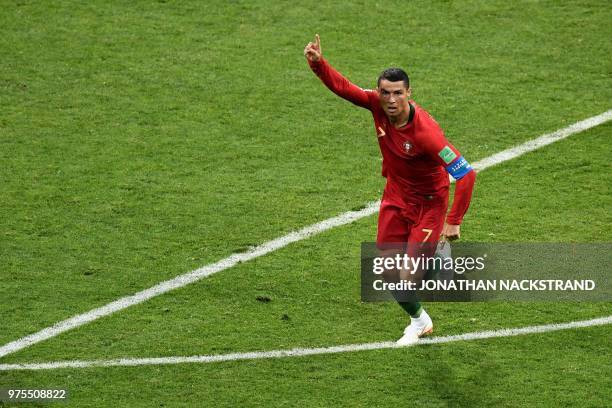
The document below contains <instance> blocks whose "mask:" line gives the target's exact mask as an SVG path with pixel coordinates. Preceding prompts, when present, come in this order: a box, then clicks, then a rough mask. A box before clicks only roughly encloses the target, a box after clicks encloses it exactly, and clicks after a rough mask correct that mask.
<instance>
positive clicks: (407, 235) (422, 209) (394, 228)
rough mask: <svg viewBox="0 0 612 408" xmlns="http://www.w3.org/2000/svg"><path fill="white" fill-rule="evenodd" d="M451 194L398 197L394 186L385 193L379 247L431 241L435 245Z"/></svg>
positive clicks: (378, 237)
mask: <svg viewBox="0 0 612 408" xmlns="http://www.w3.org/2000/svg"><path fill="white" fill-rule="evenodd" d="M447 208H448V193H446V194H442V195H433V196H425V195H420V196H419V195H416V194H415V195H412V196H411V197H402V198H401V199H399V198H398V196H397V194H396V193H395V191H394V189H393V187H392V186H389V185H387V187H385V193H384V194H383V198H382V201H381V204H380V212H379V214H378V236H377V237H376V244H377V245H378V246H379V247H381V246H382V245H383V244H390V243H421V242H428V243H432V244H433V245H434V246H435V244H436V243H437V242H438V240H439V239H440V235H441V234H442V228H443V227H444V220H445V219H446V210H447Z"/></svg>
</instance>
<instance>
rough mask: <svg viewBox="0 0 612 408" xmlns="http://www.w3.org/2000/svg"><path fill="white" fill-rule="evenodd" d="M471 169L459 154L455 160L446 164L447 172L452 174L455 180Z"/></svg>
mask: <svg viewBox="0 0 612 408" xmlns="http://www.w3.org/2000/svg"><path fill="white" fill-rule="evenodd" d="M471 170H472V166H471V165H470V163H468V162H467V160H465V159H464V158H463V156H459V158H458V159H457V160H455V161H454V162H453V163H451V164H449V165H448V166H446V171H447V172H448V174H450V175H451V176H453V178H454V179H455V180H459V179H461V178H462V177H463V176H465V175H466V174H468V173H469V172H470V171H471Z"/></svg>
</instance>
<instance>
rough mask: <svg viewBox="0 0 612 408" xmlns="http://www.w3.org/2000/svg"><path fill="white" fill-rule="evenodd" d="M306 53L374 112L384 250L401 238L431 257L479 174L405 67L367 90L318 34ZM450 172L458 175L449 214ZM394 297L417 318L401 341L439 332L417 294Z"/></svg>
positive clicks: (341, 92)
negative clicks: (414, 92) (414, 93)
mask: <svg viewBox="0 0 612 408" xmlns="http://www.w3.org/2000/svg"><path fill="white" fill-rule="evenodd" d="M304 56H305V57H306V59H307V61H308V64H309V65H310V68H311V69H312V70H313V71H314V73H315V74H316V75H317V76H318V77H319V78H320V79H321V81H322V82H323V83H324V84H325V85H326V86H327V87H328V88H329V89H330V90H331V91H332V92H334V93H335V94H337V95H338V96H340V97H342V98H344V99H346V100H348V101H350V102H352V103H353V104H355V105H357V106H359V107H362V108H365V109H368V110H370V111H371V112H372V116H373V118H374V129H375V132H376V138H377V140H378V144H379V147H380V151H381V153H382V157H383V163H382V175H383V177H385V178H386V179H387V182H386V185H385V190H384V193H383V196H382V200H381V204H380V212H379V215H378V234H377V238H376V244H377V247H378V248H385V246H386V245H387V244H392V243H401V244H405V245H406V247H407V249H406V251H407V253H408V256H419V255H425V256H432V255H433V250H434V249H435V246H436V244H437V243H438V241H439V240H440V239H441V238H442V239H446V240H449V241H452V240H455V239H458V238H459V236H460V225H461V221H462V219H463V216H464V215H465V213H466V211H467V209H468V206H469V204H470V200H471V197H472V191H473V189H474V182H475V180H476V172H475V171H474V170H473V169H472V167H471V166H470V164H469V163H468V162H467V161H466V160H465V159H464V158H463V156H462V155H461V153H459V151H458V150H457V149H456V148H455V147H454V146H453V145H452V144H451V143H449V141H448V140H447V139H446V137H445V136H444V133H443V132H442V130H441V129H440V126H439V125H438V123H437V122H436V121H435V120H434V119H433V118H432V117H431V116H430V115H429V113H427V112H426V111H425V110H424V109H423V108H421V107H420V106H419V105H417V104H416V103H415V102H414V101H413V100H412V99H410V94H411V88H410V82H409V78H408V75H407V74H406V73H405V72H404V71H403V70H402V69H400V68H388V69H386V70H384V71H383V72H382V73H381V74H380V76H379V77H378V83H377V87H376V89H375V90H368V89H362V88H360V87H358V86H356V85H354V84H353V83H351V82H350V81H349V80H348V79H346V78H345V77H343V76H342V75H341V74H340V73H339V72H337V71H336V70H335V69H334V68H332V66H331V65H330V64H329V63H328V62H327V61H326V60H325V59H324V58H323V54H322V51H321V39H320V38H319V35H318V34H317V35H316V36H315V40H314V41H313V42H309V43H308V44H307V45H306V48H305V49H304ZM447 173H448V174H450V175H451V176H453V177H454V178H455V179H456V180H457V185H456V188H455V195H454V199H453V206H452V208H451V211H450V212H449V213H448V215H447V214H446V211H447V208H448V196H449V178H448V175H447ZM415 272H416V271H413V272H412V273H415ZM394 296H395V297H396V299H397V300H398V303H399V304H400V306H401V307H402V308H403V309H404V310H405V311H406V312H407V313H408V314H409V315H410V323H409V324H408V326H407V327H406V329H405V330H404V335H403V336H402V337H401V338H400V339H399V340H398V341H397V343H398V344H400V345H408V344H414V343H416V342H417V341H418V339H419V337H422V336H425V335H427V334H429V333H431V332H432V331H433V323H432V321H431V318H430V317H429V315H428V314H427V312H426V311H425V310H424V309H423V307H422V306H421V305H420V304H419V302H418V301H416V299H415V298H411V299H410V300H408V301H405V299H404V300H402V299H400V297H398V296H396V294H394Z"/></svg>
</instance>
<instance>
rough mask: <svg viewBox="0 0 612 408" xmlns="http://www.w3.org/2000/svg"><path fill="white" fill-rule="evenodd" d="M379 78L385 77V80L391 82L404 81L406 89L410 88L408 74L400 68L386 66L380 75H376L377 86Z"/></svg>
mask: <svg viewBox="0 0 612 408" xmlns="http://www.w3.org/2000/svg"><path fill="white" fill-rule="evenodd" d="M381 79H386V80H387V81H391V82H397V81H404V85H405V86H406V89H408V88H410V79H409V78H408V74H407V73H406V71H404V70H403V69H401V68H387V69H385V70H384V71H383V72H381V74H380V76H379V77H378V82H377V85H378V86H380V80H381Z"/></svg>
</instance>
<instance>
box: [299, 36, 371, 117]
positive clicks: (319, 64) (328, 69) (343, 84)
mask: <svg viewBox="0 0 612 408" xmlns="http://www.w3.org/2000/svg"><path fill="white" fill-rule="evenodd" d="M304 56H305V57H306V60H307V61H308V65H310V68H311V69H312V71H313V72H314V73H315V74H316V75H317V76H318V77H319V78H320V79H321V81H323V83H324V84H325V86H327V87H328V88H329V89H330V90H331V91H332V92H333V93H335V94H336V95H338V96H340V97H341V98H344V99H346V100H347V101H350V102H352V103H354V104H355V105H357V106H360V107H362V108H366V109H370V99H369V98H368V94H367V92H366V91H364V90H363V89H361V88H360V87H358V86H357V85H355V84H353V83H352V82H351V81H349V80H348V79H346V78H345V77H343V76H342V74H340V73H339V72H338V71H336V70H335V69H334V68H333V67H332V66H331V65H329V63H328V62H327V61H326V60H325V58H323V53H322V51H321V38H320V37H319V34H317V35H316V36H315V41H314V42H309V43H308V44H307V45H306V48H304Z"/></svg>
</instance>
